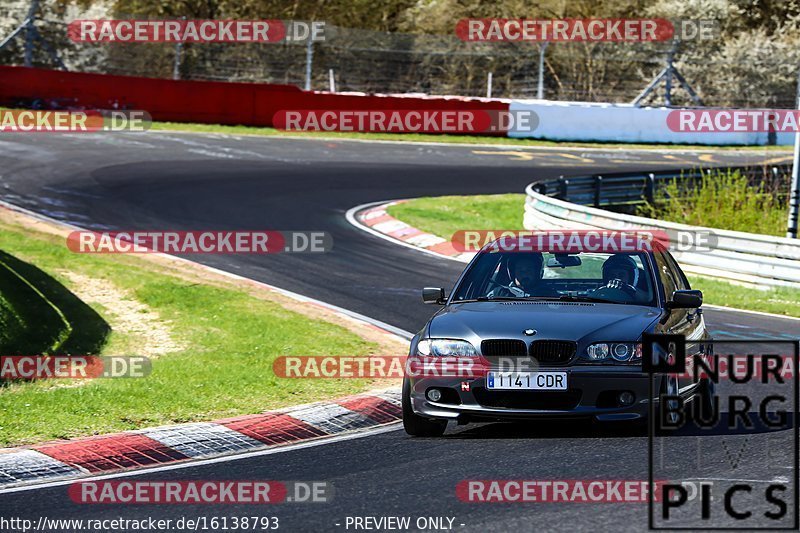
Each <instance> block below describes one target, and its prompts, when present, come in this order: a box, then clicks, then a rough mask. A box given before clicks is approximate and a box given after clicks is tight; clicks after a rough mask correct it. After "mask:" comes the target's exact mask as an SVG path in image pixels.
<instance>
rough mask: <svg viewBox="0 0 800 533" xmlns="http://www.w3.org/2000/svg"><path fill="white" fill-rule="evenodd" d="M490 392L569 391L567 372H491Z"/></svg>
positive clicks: (487, 386)
mask: <svg viewBox="0 0 800 533" xmlns="http://www.w3.org/2000/svg"><path fill="white" fill-rule="evenodd" d="M486 388H487V389H489V390H567V373H566V372H489V373H488V374H487V376H486Z"/></svg>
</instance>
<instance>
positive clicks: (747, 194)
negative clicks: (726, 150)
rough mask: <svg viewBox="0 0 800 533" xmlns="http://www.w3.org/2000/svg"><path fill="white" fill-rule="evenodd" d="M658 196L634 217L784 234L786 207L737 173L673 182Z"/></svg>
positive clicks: (711, 174)
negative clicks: (689, 182) (640, 216)
mask: <svg viewBox="0 0 800 533" xmlns="http://www.w3.org/2000/svg"><path fill="white" fill-rule="evenodd" d="M661 196H662V198H660V199H658V200H656V202H655V204H647V205H645V206H642V207H640V208H639V210H638V211H639V212H638V214H640V215H642V216H646V217H650V218H657V219H660V220H667V221H670V222H680V223H684V224H691V225H693V226H707V227H711V228H718V229H726V230H734V231H746V232H748V233H761V234H764V235H780V236H783V235H784V234H785V232H786V220H787V218H788V209H789V207H788V203H787V202H786V201H785V200H783V199H782V198H781V196H780V195H778V194H775V193H774V192H773V191H770V190H767V188H766V187H765V186H764V185H763V184H760V185H752V184H749V183H748V180H747V177H746V176H743V175H742V174H741V173H740V172H738V171H730V170H727V171H725V172H720V171H714V172H708V173H704V175H703V177H702V179H700V180H699V181H697V182H694V183H693V184H690V185H686V184H684V183H681V182H679V181H677V180H675V181H672V182H670V183H669V184H668V185H667V186H666V188H665V189H664V191H663V194H662V195H661Z"/></svg>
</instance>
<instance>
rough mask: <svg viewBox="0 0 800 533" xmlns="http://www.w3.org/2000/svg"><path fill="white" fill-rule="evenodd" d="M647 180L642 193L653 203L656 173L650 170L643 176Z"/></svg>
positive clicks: (654, 199)
mask: <svg viewBox="0 0 800 533" xmlns="http://www.w3.org/2000/svg"><path fill="white" fill-rule="evenodd" d="M645 179H646V180H647V182H646V183H645V188H644V195H645V198H646V199H647V201H648V202H649V203H651V204H654V203H655V201H656V175H655V174H653V173H652V172H651V173H650V174H648V175H647V176H645Z"/></svg>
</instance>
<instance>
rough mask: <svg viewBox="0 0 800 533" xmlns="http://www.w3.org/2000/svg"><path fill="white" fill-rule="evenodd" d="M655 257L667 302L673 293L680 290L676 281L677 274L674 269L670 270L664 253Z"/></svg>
mask: <svg viewBox="0 0 800 533" xmlns="http://www.w3.org/2000/svg"><path fill="white" fill-rule="evenodd" d="M653 256H654V257H655V258H656V268H657V269H658V277H659V278H660V279H661V283H662V284H663V285H664V296H665V297H666V299H667V300H670V299H671V298H672V293H673V292H675V291H676V290H677V289H678V281H677V280H676V279H675V273H674V272H673V271H672V268H670V266H669V263H667V259H666V257H665V256H664V254H663V253H660V252H659V253H655V254H653Z"/></svg>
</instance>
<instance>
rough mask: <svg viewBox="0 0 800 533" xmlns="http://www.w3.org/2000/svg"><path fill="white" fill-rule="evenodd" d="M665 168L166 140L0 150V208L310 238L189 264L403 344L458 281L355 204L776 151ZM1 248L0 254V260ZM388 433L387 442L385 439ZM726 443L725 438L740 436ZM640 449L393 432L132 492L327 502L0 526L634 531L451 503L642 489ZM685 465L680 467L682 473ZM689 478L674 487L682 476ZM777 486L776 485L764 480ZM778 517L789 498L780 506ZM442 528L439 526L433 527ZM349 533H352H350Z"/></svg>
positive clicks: (674, 156) (557, 514) (86, 139)
mask: <svg viewBox="0 0 800 533" xmlns="http://www.w3.org/2000/svg"><path fill="white" fill-rule="evenodd" d="M718 154H719V152H716V153H714V154H713V155H712V154H710V153H688V152H687V153H681V152H662V153H655V152H644V151H633V150H625V151H616V150H611V149H609V150H605V151H594V150H582V149H573V150H564V149H530V150H525V149H520V148H507V147H468V146H467V147H465V146H442V145H404V144H395V143H381V144H379V143H361V142H347V141H325V140H308V139H268V138H262V137H237V136H222V135H200V134H182V133H166V132H150V133H147V134H115V135H108V134H102V135H100V134H91V135H89V134H82V135H56V134H40V135H36V136H34V135H30V134H24V135H23V134H6V135H3V136H0V199H2V200H5V201H8V202H11V203H14V204H16V205H19V206H21V207H25V208H28V209H31V210H33V211H36V212H39V213H42V214H46V215H48V216H51V217H53V218H57V219H60V220H64V221H68V222H71V223H73V224H77V225H79V226H82V227H85V228H90V229H117V230H133V229H140V230H141V229H186V230H189V229H192V230H201V229H247V230H252V229H275V230H308V231H312V230H317V231H327V232H330V234H331V235H332V237H333V242H334V248H333V250H332V251H331V252H330V253H326V254H276V255H270V256H255V255H254V256H234V255H230V256H196V257H195V258H194V259H195V260H199V261H201V262H203V263H206V264H209V265H212V266H215V267H217V268H221V269H224V270H227V271H230V272H234V273H236V274H240V275H243V276H247V277H250V278H253V279H256V280H260V281H264V282H267V283H270V284H273V285H277V286H279V287H282V288H285V289H288V290H291V291H294V292H298V293H300V294H304V295H307V296H310V297H313V298H317V299H320V300H323V301H325V302H329V303H331V304H335V305H338V306H341V307H344V308H347V309H350V310H352V311H356V312H358V313H362V314H364V315H368V316H370V317H373V318H376V319H378V320H381V321H384V322H386V323H389V324H391V325H393V326H396V327H399V328H402V329H404V330H408V331H412V332H413V331H416V330H417V329H419V328H420V327H421V326H422V325H423V324H424V322H425V320H426V319H427V318H428V316H429V315H430V314H431V312H432V310H431V308H430V307H427V306H425V305H423V304H422V301H421V298H420V288H421V287H423V286H444V287H447V288H450V287H451V286H452V283H453V281H454V280H455V277H456V276H457V275H458V273H459V272H460V270H461V268H462V265H460V264H458V263H456V262H453V261H446V260H440V259H437V258H435V257H432V256H429V255H426V254H423V253H420V252H417V251H414V250H409V249H407V248H404V247H400V246H396V245H393V244H391V243H389V242H386V241H384V240H382V239H380V238H377V237H374V236H372V235H369V234H367V233H365V232H363V231H360V230H358V229H356V228H354V227H353V226H351V225H350V224H349V223H348V222H347V221H346V220H345V217H344V214H345V212H346V211H347V210H348V209H350V208H351V207H353V206H355V205H359V204H363V203H367V202H374V201H380V200H390V199H398V198H411V197H418V196H431V195H433V196H435V195H444V194H482V193H501V192H521V191H522V190H523V188H524V186H525V185H527V184H528V183H530V182H531V181H533V180H534V179H535V178H536V177H550V176H558V175H562V174H563V175H577V174H582V173H587V172H602V171H613V170H626V169H629V170H633V169H637V170H647V169H656V168H676V167H681V166H692V165H700V164H702V165H709V166H713V165H717V166H719V165H727V164H731V165H739V164H748V163H756V162H760V161H762V160H765V159H766V160H769V161H774V162H780V161H783V160H787V159H788V156H786V155H785V154H784V153H776V152H761V153H760V154H759V153H757V152H747V153H745V152H723V153H722V154H724V155H718ZM0 246H2V243H0ZM705 316H706V320H707V322H708V323H709V325H710V328H711V330H712V332H713V333H714V334H715V336H717V337H726V338H731V339H736V338H754V339H769V338H772V339H775V338H783V339H788V338H796V337H797V326H798V322H797V321H791V320H784V319H776V318H772V317H765V316H759V315H752V314H745V313H738V312H730V311H721V310H711V309H708V310H706V312H705ZM398 429H399V428H398ZM739 437H741V436H739ZM767 438H768V435H767V434H766V433H764V432H754V433H753V434H751V435H747V436H745V438H744V442H745V445H744V446H742V444H741V443H740V441H741V439H739V440H735V439H733V438H732V439H731V441H730V442H731V443H733V444H731V446H735V449H736V450H737V452H736V453H738V454H739V456H740V461H738V463H737V468H736V469H734V471H733V473H732V472H731V467H730V465H727V468H726V465H724V464H723V465H721V466H720V468H721V470H720V472H723V471H724V474H723V473H721V474H720V475H719V479H722V478H725V479H729V478H736V479H748V480H751V481H753V482H754V483H756V484H757V483H764V482H768V481H770V480H772V479H773V478H775V477H776V474H775V468H783V471H782V472H783V473H784V474H785V475H786V476H791V470H790V469H787V468H788V467H791V462H785V463H781V464H780V465H778V466H776V465H775V464H774V461H773V464H771V465H767V464H766V463H765V458H764V450H765V442H766V439H767ZM669 440H670V441H672V442H675V441H677V442H675V444H674V445H673V447H675V448H678V449H680V448H681V447H683V446H686V448H687V450H688V449H691V450H692V451H694V450H695V446H698V445H703V446H715V447H718V446H719V442H720V440H721V437H719V436H718V437H709V436H704V437H696V436H693V435H691V434H685V435H684V434H680V433H679V434H678V435H677V436H674V437H670V439H669ZM647 451H648V450H647V438H646V437H644V436H641V435H640V434H639V433H637V432H635V431H634V430H629V429H625V428H616V427H590V426H588V425H585V424H574V423H567V422H546V423H536V424H514V425H497V424H489V425H480V426H465V427H461V428H454V429H451V430H450V431H449V432H448V435H447V436H446V437H445V438H443V439H433V440H431V439H411V438H409V437H407V436H406V435H405V433H404V432H403V431H402V430H398V431H389V432H383V433H380V434H375V435H369V436H364V437H362V438H357V439H352V440H344V441H340V442H333V443H328V444H324V445H320V446H314V447H305V448H297V449H287V450H285V451H283V452H281V453H275V454H270V455H262V456H257V457H250V458H242V459H238V460H234V461H225V462H218V463H213V464H205V465H192V466H190V467H188V468H180V469H174V470H166V471H159V472H152V473H149V474H143V475H140V476H138V478H139V479H171V480H192V479H243V480H252V479H268V480H270V479H271V480H284V481H288V480H307V481H312V480H315V481H327V482H330V483H332V484H333V486H334V487H335V496H334V499H333V501H332V502H330V503H319V504H299V503H285V504H281V505H276V506H274V507H260V506H259V507H258V508H255V509H254V508H253V507H252V506H224V507H217V508H209V507H208V506H203V507H200V506H179V505H162V506H141V505H139V506H104V505H93V506H85V505H84V506H80V505H76V504H73V503H71V501H70V500H69V498H68V497H67V492H66V488H67V487H66V486H54V487H46V488H40V489H36V490H34V491H22V492H14V493H7V494H3V495H1V496H0V516H4V515H14V516H23V517H29V518H33V519H34V520H36V519H37V518H38V517H39V516H42V515H44V516H48V517H52V518H69V517H73V518H116V517H123V518H146V517H148V516H153V517H165V518H173V519H177V518H180V517H181V516H189V517H195V516H199V515H206V516H209V517H210V516H223V515H228V516H230V515H233V514H236V515H242V516H244V515H251V516H252V515H260V516H268V515H270V516H278V517H280V524H281V529H283V530H287V531H311V530H315V531H323V530H324V531H337V530H346V529H345V524H346V518H347V517H348V516H351V517H352V516H410V517H412V523H413V521H414V520H416V518H417V517H427V516H434V517H438V516H446V517H454V518H455V519H454V522H453V528H454V529H456V530H465V531H466V530H469V531H473V530H474V531H477V530H497V531H507V530H511V529H519V530H521V531H533V530H537V531H538V530H541V531H545V530H584V529H590V528H591V529H598V528H599V529H605V527H604V526H608V527H610V526H612V525H613V527H614V529H618V530H631V531H640V530H644V529H646V528H647V506H646V505H644V504H608V503H606V504H579V503H572V504H570V503H567V504H563V503H561V504H544V503H535V504H531V503H528V504H516V505H514V504H479V503H462V502H460V501H459V500H458V499H457V498H456V494H455V487H456V484H457V483H458V482H459V481H461V480H464V479H616V480H646V479H647V472H648V471H647V467H648V462H647V458H648V453H647ZM691 460H692V453H691V452H690V453H687V454H683V455H681V454H679V459H678V462H680V463H682V464H683V463H685V464H683V466H684V467H685V468H684V474H685V472H686V471H688V470H690V469H691V464H692V463H691ZM688 476H689V474H685V477H688ZM779 477H780V476H779ZM794 497H795V500H796V497H797V495H795V496H794ZM445 523H446V522H445ZM350 530H352V527H351V528H350Z"/></svg>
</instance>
